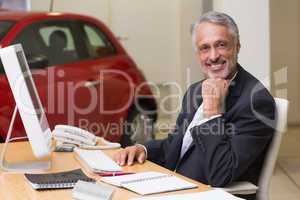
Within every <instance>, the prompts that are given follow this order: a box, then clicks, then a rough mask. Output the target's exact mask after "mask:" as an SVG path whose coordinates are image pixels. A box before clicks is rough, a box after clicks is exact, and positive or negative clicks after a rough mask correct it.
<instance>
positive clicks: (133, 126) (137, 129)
mask: <svg viewBox="0 0 300 200" xmlns="http://www.w3.org/2000/svg"><path fill="white" fill-rule="evenodd" d="M151 139H154V120H153V119H151V118H150V116H149V115H147V114H146V113H145V112H143V111H138V110H137V109H136V108H133V109H131V111H130V112H129V114H128V118H127V120H126V123H125V125H124V133H123V135H122V138H121V145H122V147H126V146H130V145H134V144H144V143H145V142H147V141H149V140H151Z"/></svg>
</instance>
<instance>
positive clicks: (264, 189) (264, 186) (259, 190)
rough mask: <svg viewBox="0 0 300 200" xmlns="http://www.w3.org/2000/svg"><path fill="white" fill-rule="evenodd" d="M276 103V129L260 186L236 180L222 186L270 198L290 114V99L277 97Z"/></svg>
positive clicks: (227, 189)
mask: <svg viewBox="0 0 300 200" xmlns="http://www.w3.org/2000/svg"><path fill="white" fill-rule="evenodd" d="M275 103H276V117H277V121H276V123H277V124H276V131H275V134H274V136H273V139H272V142H271V144H270V146H269V149H268V151H267V155H266V158H265V161H264V164H263V168H262V171H261V175H260V177H259V180H258V187H257V186H256V185H254V184H252V183H250V182H244V181H243V182H234V183H232V184H231V185H229V186H227V187H225V188H222V189H224V190H225V191H228V192H230V193H232V194H255V193H256V199H257V200H268V199H269V185H270V181H271V177H272V174H273V170H274V167H275V164H276V160H277V155H278V152H279V148H280V144H281V140H282V135H283V133H285V130H286V124H287V114H288V104H289V102H288V100H286V99H281V98H275Z"/></svg>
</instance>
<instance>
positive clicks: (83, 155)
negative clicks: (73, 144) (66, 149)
mask: <svg viewBox="0 0 300 200" xmlns="http://www.w3.org/2000/svg"><path fill="white" fill-rule="evenodd" d="M74 152H75V153H76V154H77V156H79V157H80V159H81V160H82V161H83V162H84V163H85V164H86V165H87V166H88V167H89V168H91V169H92V171H93V172H101V171H110V172H117V171H122V168H121V167H120V166H119V165H118V164H117V163H116V162H115V161H113V160H112V159H111V158H110V157H108V156H107V155H105V154H104V153H103V152H102V151H101V150H86V149H79V148H75V149H74Z"/></svg>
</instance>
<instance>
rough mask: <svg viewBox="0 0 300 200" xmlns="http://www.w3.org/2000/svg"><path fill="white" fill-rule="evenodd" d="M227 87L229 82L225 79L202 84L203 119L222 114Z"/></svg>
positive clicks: (207, 81) (210, 80)
mask: <svg viewBox="0 0 300 200" xmlns="http://www.w3.org/2000/svg"><path fill="white" fill-rule="evenodd" d="M228 86H229V81H228V80H225V79H207V80H205V81H204V82H203V83H202V97H203V116H204V118H210V117H212V116H214V115H218V114H221V113H222V106H223V102H224V100H225V97H226V95H227V92H228ZM224 106H225V105H224Z"/></svg>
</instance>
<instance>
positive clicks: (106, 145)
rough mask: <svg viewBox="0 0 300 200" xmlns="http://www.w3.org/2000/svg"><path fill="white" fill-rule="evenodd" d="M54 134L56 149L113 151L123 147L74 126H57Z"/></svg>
mask: <svg viewBox="0 0 300 200" xmlns="http://www.w3.org/2000/svg"><path fill="white" fill-rule="evenodd" d="M52 134H53V137H54V139H55V140H56V141H57V146H56V147H61V148H63V147H65V148H72V147H73V148H74V147H76V146H78V147H80V148H83V149H112V148H119V147H120V146H121V145H120V144H119V143H113V142H109V141H107V140H105V139H104V138H103V137H98V136H95V135H94V134H92V133H90V132H88V131H86V130H83V129H81V128H78V127H74V126H68V125H56V126H55V128H54V130H53V131H52ZM73 148H72V149H73Z"/></svg>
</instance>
